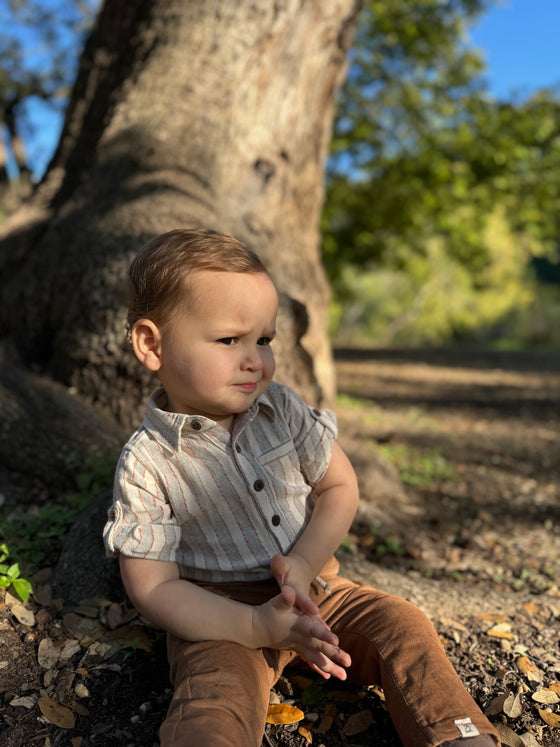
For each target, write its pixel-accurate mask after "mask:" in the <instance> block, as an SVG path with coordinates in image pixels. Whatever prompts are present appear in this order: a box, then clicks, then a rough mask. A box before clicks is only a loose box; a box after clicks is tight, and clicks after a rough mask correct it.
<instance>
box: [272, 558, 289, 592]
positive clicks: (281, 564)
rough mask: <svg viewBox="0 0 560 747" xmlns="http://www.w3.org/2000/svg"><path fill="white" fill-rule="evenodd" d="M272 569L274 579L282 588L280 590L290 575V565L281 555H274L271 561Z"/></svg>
mask: <svg viewBox="0 0 560 747" xmlns="http://www.w3.org/2000/svg"><path fill="white" fill-rule="evenodd" d="M270 569H271V570H272V573H273V574H274V578H275V579H276V581H277V582H278V585H279V586H280V588H282V586H283V585H284V583H285V581H286V576H287V574H288V565H287V563H286V559H285V558H284V556H283V555H280V553H277V554H276V555H274V557H273V558H272V560H271V561H270Z"/></svg>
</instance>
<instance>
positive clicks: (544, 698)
mask: <svg viewBox="0 0 560 747" xmlns="http://www.w3.org/2000/svg"><path fill="white" fill-rule="evenodd" d="M531 698H532V699H533V700H536V702H537V703H544V704H545V705H555V704H556V703H559V702H560V697H559V696H558V694H557V693H555V692H554V691H553V690H548V689H546V688H544V689H543V690H537V691H536V692H534V693H533V694H532V695H531Z"/></svg>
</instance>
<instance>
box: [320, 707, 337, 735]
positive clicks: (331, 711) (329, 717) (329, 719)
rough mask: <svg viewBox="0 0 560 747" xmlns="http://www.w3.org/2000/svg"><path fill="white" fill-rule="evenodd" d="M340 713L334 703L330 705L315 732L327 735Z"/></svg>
mask: <svg viewBox="0 0 560 747" xmlns="http://www.w3.org/2000/svg"><path fill="white" fill-rule="evenodd" d="M337 713H338V710H337V708H336V706H335V704H334V703H329V704H328V705H327V707H326V708H325V713H324V715H323V718H322V719H321V723H320V724H319V726H318V727H317V729H316V730H315V731H317V732H318V733H319V734H326V732H328V730H329V729H330V728H331V726H332V725H333V721H334V719H335V717H336V715H337Z"/></svg>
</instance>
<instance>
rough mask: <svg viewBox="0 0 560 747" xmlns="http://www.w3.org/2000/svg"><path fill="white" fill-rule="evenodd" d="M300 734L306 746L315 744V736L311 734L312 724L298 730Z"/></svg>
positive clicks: (303, 725)
mask: <svg viewBox="0 0 560 747" xmlns="http://www.w3.org/2000/svg"><path fill="white" fill-rule="evenodd" d="M298 734H299V735H300V736H302V737H303V738H304V739H305V743H306V744H312V743H313V734H312V733H311V724H309V723H305V724H302V725H301V726H300V727H299V729H298Z"/></svg>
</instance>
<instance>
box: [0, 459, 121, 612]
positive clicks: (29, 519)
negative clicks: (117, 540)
mask: <svg viewBox="0 0 560 747" xmlns="http://www.w3.org/2000/svg"><path fill="white" fill-rule="evenodd" d="M68 468H69V469H68V471H69V472H72V471H73V470H76V471H75V489H74V490H73V491H71V492H69V493H65V494H63V495H61V496H60V497H59V498H54V499H51V500H50V501H49V503H48V504H46V505H44V506H30V507H28V508H26V509H23V508H16V509H6V510H5V511H3V512H2V513H1V514H0V537H1V539H2V543H3V544H2V545H1V546H0V586H8V585H11V586H13V588H14V589H15V590H16V591H17V592H18V594H19V596H20V597H22V599H23V596H22V593H21V590H23V591H24V593H25V588H26V587H25V584H29V582H28V581H27V580H26V579H24V578H21V573H22V572H23V573H24V574H25V576H29V575H32V574H33V573H34V572H35V571H36V570H38V569H39V568H40V567H41V565H43V564H48V563H51V562H53V561H54V559H55V558H56V556H57V554H58V553H59V551H60V548H61V546H62V541H63V539H64V536H65V535H66V533H67V532H68V530H69V529H70V527H71V526H72V524H73V523H74V522H75V521H76V519H77V518H78V516H79V514H80V513H81V512H82V511H83V510H84V509H85V508H86V507H87V506H88V504H89V503H90V501H91V500H92V499H93V497H94V496H96V495H98V494H99V493H101V492H102V491H104V490H107V489H108V488H109V487H110V486H111V485H112V482H113V474H114V470H115V462H114V460H112V459H111V460H109V459H107V458H100V457H92V458H89V459H87V460H86V461H85V462H78V458H77V457H76V456H73V457H71V458H70V459H69V463H68ZM8 559H9V560H10V563H9V564H7V563H5V562H4V561H6V560H8ZM4 566H6V568H5V570H4V581H2V578H3V577H2V572H3V571H2V568H3V567H4ZM20 569H22V570H21V571H20ZM10 572H11V574H12V577H13V580H12V581H11V582H10V584H8V583H7V582H8V579H9V578H10ZM15 574H17V575H15ZM22 581H25V584H22V583H21V582H22ZM16 582H17V583H16ZM27 596H29V594H27Z"/></svg>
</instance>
